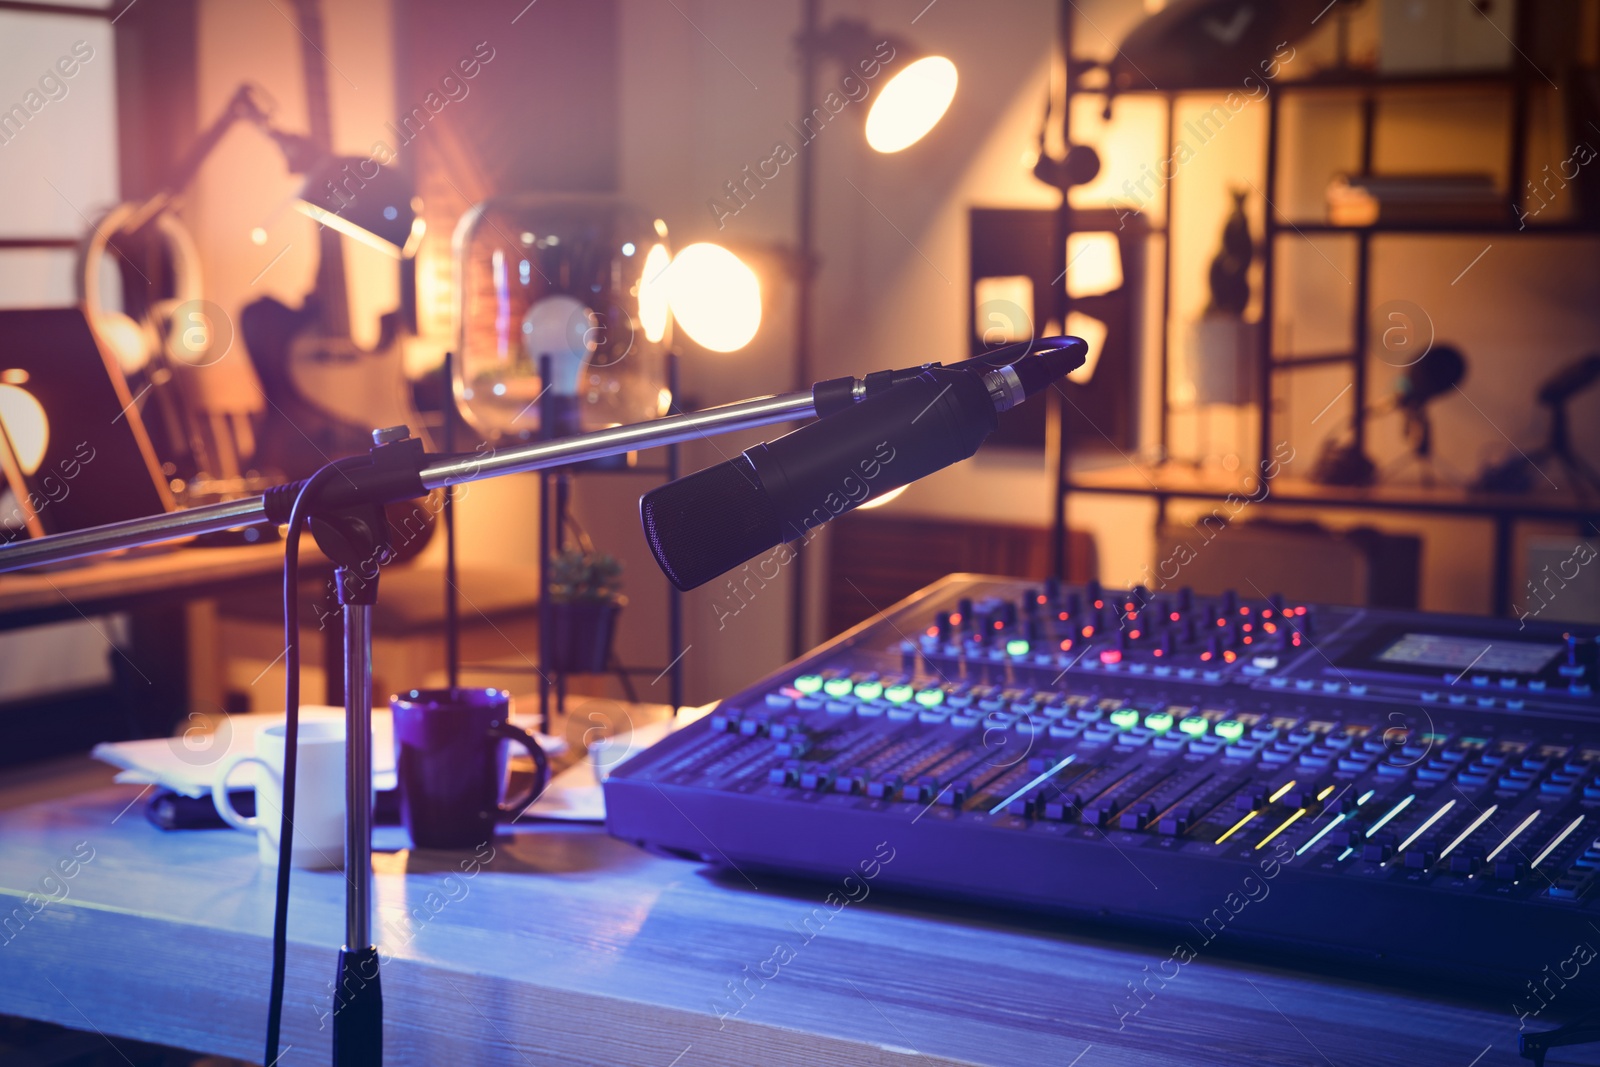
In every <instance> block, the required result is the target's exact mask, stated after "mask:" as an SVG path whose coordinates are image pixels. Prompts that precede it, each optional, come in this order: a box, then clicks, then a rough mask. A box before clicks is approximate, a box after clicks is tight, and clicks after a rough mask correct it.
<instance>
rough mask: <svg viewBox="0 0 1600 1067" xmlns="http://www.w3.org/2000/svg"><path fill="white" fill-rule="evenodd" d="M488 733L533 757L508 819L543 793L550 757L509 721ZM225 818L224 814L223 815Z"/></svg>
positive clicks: (505, 807) (505, 809)
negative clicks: (529, 774) (527, 778)
mask: <svg viewBox="0 0 1600 1067" xmlns="http://www.w3.org/2000/svg"><path fill="white" fill-rule="evenodd" d="M489 733H490V734H492V735H494V736H495V737H503V738H505V739H506V740H507V741H514V742H516V743H517V744H519V745H521V746H522V747H523V748H525V749H527V750H528V755H530V756H532V757H533V784H532V785H531V786H529V787H528V791H527V793H526V794H525V795H524V796H521V797H518V798H517V799H516V800H515V801H511V802H507V803H505V804H502V805H500V814H501V815H502V816H503V817H505V818H508V819H512V818H515V817H517V816H518V815H521V814H522V813H523V812H524V811H526V810H527V808H528V807H529V805H531V804H532V803H533V802H534V801H535V800H538V799H539V797H540V796H541V795H543V793H544V787H545V786H546V785H548V784H549V782H550V758H549V757H548V756H546V755H545V753H544V749H542V748H540V747H539V742H537V741H535V740H534V739H533V738H532V737H530V736H528V734H527V733H526V732H525V731H523V730H519V729H517V727H515V726H512V725H511V724H510V723H509V722H504V721H502V722H498V723H496V724H495V725H494V726H492V727H490V728H489ZM224 818H226V816H224Z"/></svg>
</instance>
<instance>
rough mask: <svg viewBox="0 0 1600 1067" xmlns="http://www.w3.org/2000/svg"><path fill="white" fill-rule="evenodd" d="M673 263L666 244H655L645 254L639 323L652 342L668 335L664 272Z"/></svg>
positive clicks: (654, 342) (640, 285)
mask: <svg viewBox="0 0 1600 1067" xmlns="http://www.w3.org/2000/svg"><path fill="white" fill-rule="evenodd" d="M671 264H672V253H670V252H668V251H667V246H666V245H664V244H653V245H651V246H650V251H649V252H647V253H646V254H645V257H644V267H643V274H642V275H641V277H640V278H639V324H640V325H642V326H643V327H644V335H645V338H646V339H647V340H649V341H650V343H651V344H656V343H657V342H659V341H660V340H661V339H662V338H663V337H665V336H666V335H667V312H668V307H667V283H666V279H665V278H663V277H662V274H663V273H664V272H665V271H666V269H667V268H668V267H669V266H671Z"/></svg>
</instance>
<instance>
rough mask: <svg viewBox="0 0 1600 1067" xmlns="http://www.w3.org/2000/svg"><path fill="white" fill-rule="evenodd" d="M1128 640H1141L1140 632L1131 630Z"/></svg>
mask: <svg viewBox="0 0 1600 1067" xmlns="http://www.w3.org/2000/svg"><path fill="white" fill-rule="evenodd" d="M1128 640H1130V641H1137V640H1139V631H1138V630H1129V631H1128Z"/></svg>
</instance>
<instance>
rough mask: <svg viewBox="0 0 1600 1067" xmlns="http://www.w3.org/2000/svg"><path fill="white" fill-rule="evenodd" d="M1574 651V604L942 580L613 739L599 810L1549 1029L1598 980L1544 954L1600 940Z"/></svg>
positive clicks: (823, 871) (758, 854) (730, 856)
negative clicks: (1423, 601) (1517, 615)
mask: <svg viewBox="0 0 1600 1067" xmlns="http://www.w3.org/2000/svg"><path fill="white" fill-rule="evenodd" d="M1597 651H1600V649H1597V645H1596V630H1595V628H1594V627H1590V626H1579V625H1576V624H1560V623H1540V622H1536V621H1535V622H1529V623H1527V624H1526V625H1525V626H1519V624H1518V623H1516V622H1514V621H1503V620H1490V619H1482V618H1468V617H1460V616H1441V615H1425V614H1417V613H1402V612H1394V611H1383V610H1374V609H1358V608H1343V607H1329V606H1320V605H1308V604H1294V603H1289V602H1286V601H1284V600H1283V599H1282V598H1281V597H1277V596H1273V597H1240V596H1237V595H1235V594H1233V593H1225V594H1222V595H1220V596H1216V597H1199V596H1194V595H1191V594H1190V593H1189V592H1188V591H1186V590H1180V591H1176V592H1171V593H1167V592H1163V593H1159V594H1154V593H1152V592H1151V591H1150V590H1147V589H1143V588H1135V589H1132V590H1110V589H1102V588H1100V587H1099V586H1097V585H1093V584H1091V585H1090V586H1088V587H1074V588H1066V587H1062V586H1059V585H1057V584H1056V583H1054V582H1051V583H1047V584H1042V585H1034V586H1030V585H1026V584H1024V583H1021V582H1017V581H1013V580H1008V579H995V578H982V577H976V576H971V575H953V576H951V577H949V578H946V579H944V580H943V581H941V582H939V583H937V584H935V585H933V586H931V587H929V588H928V589H925V590H923V591H922V592H920V593H918V594H916V595H915V596H912V597H910V598H908V599H907V600H905V601H903V602H901V603H900V604H898V605H896V606H895V607H894V608H893V609H891V610H890V611H888V612H887V613H884V614H880V615H879V616H878V617H877V618H875V619H874V620H871V621H869V622H867V623H863V624H862V625H860V626H858V627H856V628H855V629H854V630H851V631H850V632H849V633H847V634H844V635H843V636H841V637H839V638H836V639H835V640H833V641H831V642H829V643H828V644H826V645H824V646H822V647H821V648H819V649H817V650H816V651H815V652H814V653H812V654H811V655H810V656H807V657H805V658H803V659H801V660H799V661H797V662H796V663H795V664H793V665H791V666H790V667H789V668H788V669H787V670H785V671H783V672H782V673H781V674H779V675H776V676H774V677H772V678H770V679H768V680H765V681H763V682H761V683H759V684H757V685H755V686H753V687H751V688H750V689H747V690H745V691H744V692H742V693H739V694H737V695H735V696H733V697H731V698H730V699H728V700H725V701H723V702H722V704H721V705H720V706H719V707H718V708H717V710H716V711H715V712H714V713H713V714H711V715H710V716H708V717H706V718H704V719H702V720H700V721H699V722H697V723H695V724H693V725H692V726H690V727H688V728H686V729H684V730H682V731H680V732H679V733H677V734H675V735H673V736H671V737H669V738H668V739H666V740H665V741H663V742H662V743H660V744H659V745H657V746H655V747H654V748H651V749H649V750H648V751H646V752H643V753H640V754H638V755H636V756H635V757H633V758H632V759H630V760H629V761H628V762H627V763H625V764H623V765H622V766H621V767H619V768H618V769H617V770H616V771H615V773H613V775H612V776H611V778H610V779H609V780H608V781H607V783H606V809H607V819H608V823H609V827H610V830H611V832H612V833H613V834H615V835H616V836H618V837H620V838H622V839H624V840H628V841H633V842H636V843H639V844H641V845H645V846H647V847H651V848H654V849H657V850H663V851H667V852H671V853H675V854H678V855H684V856H689V857H693V858H696V859H699V860H702V861H705V862H709V863H715V864H723V865H728V864H732V865H736V866H738V867H739V868H741V869H743V870H764V871H774V872H780V873H785V874H791V875H800V876H804V877H813V878H820V879H826V880H828V881H832V882H836V881H838V880H839V879H840V878H842V877H843V876H845V875H846V874H848V873H850V872H852V871H853V870H855V869H857V867H858V865H859V864H861V863H863V862H864V861H868V860H871V859H872V858H873V857H874V856H875V855H879V856H880V857H881V854H880V853H878V852H876V850H877V849H878V848H879V847H880V845H881V844H883V843H887V845H888V846H889V847H891V848H892V849H893V850H894V852H893V855H894V857H895V858H894V860H893V862H892V863H890V864H884V865H882V867H881V869H880V871H879V874H878V876H877V880H876V882H875V885H877V886H878V887H882V888H896V889H899V890H901V891H905V892H911V893H919V894H925V895H936V896H941V897H946V898H953V899H958V900H964V901H971V902H978V903H983V904H989V905H999V906H1003V907H1015V908H1024V909H1027V910H1030V911H1036V912H1042V913H1050V914H1058V915H1066V916H1074V917H1081V918H1091V919H1094V920H1096V921H1098V922H1107V921H1110V922H1117V923H1124V924H1128V925H1133V926H1139V927H1144V928H1148V929H1153V930H1157V931H1162V932H1166V933H1170V934H1171V935H1173V936H1174V937H1177V938H1179V939H1180V942H1181V943H1182V944H1184V945H1186V946H1188V948H1189V950H1190V951H1195V950H1197V949H1198V947H1199V946H1201V945H1203V944H1208V943H1210V942H1211V941H1213V940H1218V939H1220V941H1219V944H1222V945H1224V946H1228V945H1231V946H1233V947H1235V948H1239V949H1255V950H1259V949H1263V948H1264V949H1268V950H1272V951H1275V952H1278V953H1281V954H1283V955H1285V956H1286V957H1287V958H1289V959H1291V960H1294V961H1300V962H1304V961H1305V960H1307V959H1308V958H1309V957H1311V956H1317V957H1320V958H1326V959H1342V960H1345V961H1348V962H1354V963H1358V964H1378V965H1381V966H1383V967H1385V968H1389V969H1393V970H1396V971H1399V972H1409V973H1413V974H1416V973H1421V974H1429V975H1433V976H1436V977H1443V978H1447V979H1451V980H1454V981H1458V982H1459V981H1468V982H1472V983H1475V984H1479V985H1485V986H1489V987H1492V988H1493V989H1495V990H1496V991H1498V992H1502V993H1504V994H1505V995H1507V996H1509V997H1510V998H1512V1000H1513V1002H1514V1003H1515V1002H1517V1001H1518V999H1519V998H1520V1000H1521V1001H1526V1002H1527V1006H1528V1008H1529V1010H1531V1009H1532V1008H1533V1007H1534V1006H1535V1002H1534V1001H1533V1000H1532V999H1531V998H1532V997H1535V996H1538V997H1539V999H1538V1001H1537V1004H1538V1005H1543V1004H1544V1003H1546V1002H1547V1001H1550V1002H1551V1005H1552V1011H1551V1013H1550V1014H1547V1015H1546V1016H1545V1018H1546V1019H1548V1018H1550V1017H1552V1016H1559V1015H1561V1014H1564V1011H1563V1010H1561V1003H1563V1002H1564V1003H1565V1004H1566V1005H1567V1008H1566V1009H1565V1010H1566V1011H1571V1010H1573V1009H1575V1008H1577V1007H1578V1006H1579V1005H1580V1004H1582V1003H1583V1002H1585V1001H1589V1002H1592V1001H1593V999H1594V997H1595V995H1596V992H1597V990H1600V980H1597V979H1596V978H1595V975H1594V974H1593V973H1590V971H1586V970H1583V969H1582V968H1581V967H1577V968H1576V969H1575V972H1574V973H1567V971H1568V970H1569V969H1573V968H1572V964H1573V960H1574V959H1575V958H1578V957H1576V956H1575V955H1574V952H1575V948H1574V946H1587V945H1600V892H1596V889H1597V887H1600V700H1597V698H1596V696H1595V692H1594V687H1595V686H1596V684H1597ZM1586 951H1587V959H1593V958H1594V956H1595V950H1594V948H1588V949H1587V950H1586ZM1578 955H1579V956H1582V955H1583V950H1582V949H1581V948H1580V949H1579V950H1578ZM1591 970H1592V971H1600V967H1597V968H1592V969H1591ZM1558 972H1559V977H1556V976H1557V975H1558ZM1553 978H1554V980H1555V981H1556V982H1559V983H1560V985H1561V988H1563V989H1565V988H1566V987H1567V986H1569V985H1577V986H1587V990H1586V993H1585V994H1583V995H1572V996H1567V997H1554V990H1555V987H1554V986H1553V985H1552V984H1551V982H1552V979H1553ZM1541 991H1542V993H1543V995H1542V996H1541V995H1540V993H1541ZM1552 998H1553V999H1552Z"/></svg>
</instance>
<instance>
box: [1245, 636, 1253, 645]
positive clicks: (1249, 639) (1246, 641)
mask: <svg viewBox="0 0 1600 1067" xmlns="http://www.w3.org/2000/svg"><path fill="white" fill-rule="evenodd" d="M1254 640H1255V638H1253V637H1246V638H1245V639H1244V643H1245V644H1247V645H1248V644H1249V643H1250V642H1252V641H1254Z"/></svg>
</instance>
